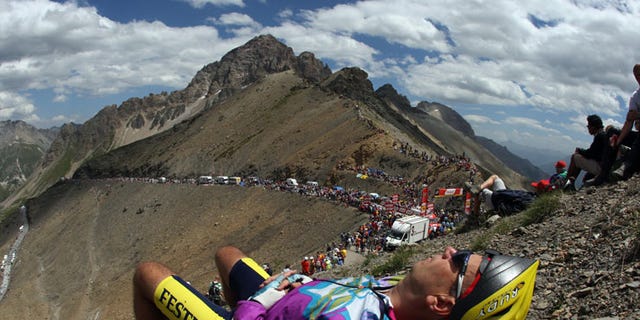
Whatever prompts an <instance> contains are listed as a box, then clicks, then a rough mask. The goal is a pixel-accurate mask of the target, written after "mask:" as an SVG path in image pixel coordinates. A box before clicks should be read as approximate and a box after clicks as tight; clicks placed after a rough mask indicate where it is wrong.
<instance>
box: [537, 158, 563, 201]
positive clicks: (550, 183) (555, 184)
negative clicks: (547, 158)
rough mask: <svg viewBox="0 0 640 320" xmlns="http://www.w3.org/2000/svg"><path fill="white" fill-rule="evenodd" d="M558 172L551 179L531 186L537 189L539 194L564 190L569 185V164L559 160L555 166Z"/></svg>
mask: <svg viewBox="0 0 640 320" xmlns="http://www.w3.org/2000/svg"><path fill="white" fill-rule="evenodd" d="M554 167H555V170H556V172H555V173H554V174H552V175H551V177H549V179H543V180H540V181H537V182H532V183H531V186H532V187H534V188H535V189H536V192H537V193H542V192H547V191H552V190H558V189H562V188H563V187H564V185H565V184H566V183H567V169H566V168H567V163H566V162H564V161H562V160H558V161H557V162H556V164H555V166H554Z"/></svg>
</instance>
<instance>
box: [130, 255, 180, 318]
mask: <svg viewBox="0 0 640 320" xmlns="http://www.w3.org/2000/svg"><path fill="white" fill-rule="evenodd" d="M173 274H174V273H173V272H172V271H171V270H169V268H167V267H165V266H164V265H162V264H159V263H156V262H143V263H141V264H139V265H138V267H136V271H135V274H134V275H133V312H134V314H135V316H136V319H138V320H144V319H165V317H164V315H163V314H162V312H160V310H158V308H156V305H155V303H154V302H153V299H154V297H153V296H154V293H155V290H156V288H157V287H158V284H160V282H161V281H162V280H164V279H166V278H167V277H169V276H171V275H173Z"/></svg>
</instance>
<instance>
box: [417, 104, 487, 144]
mask: <svg viewBox="0 0 640 320" xmlns="http://www.w3.org/2000/svg"><path fill="white" fill-rule="evenodd" d="M416 108H417V109H418V110H422V111H424V112H425V113H427V114H429V115H431V116H432V117H435V118H438V119H440V120H442V121H444V122H445V123H447V124H448V125H450V126H451V127H453V128H455V129H456V130H458V131H460V132H462V134H464V135H465V136H468V137H475V135H476V134H475V132H474V131H473V128H471V125H470V124H469V123H468V122H467V121H466V120H464V118H463V117H462V116H461V115H460V114H459V113H457V112H455V111H454V110H453V109H451V108H449V107H447V106H445V105H443V104H440V103H437V102H428V101H421V102H420V103H418V105H417V106H416Z"/></svg>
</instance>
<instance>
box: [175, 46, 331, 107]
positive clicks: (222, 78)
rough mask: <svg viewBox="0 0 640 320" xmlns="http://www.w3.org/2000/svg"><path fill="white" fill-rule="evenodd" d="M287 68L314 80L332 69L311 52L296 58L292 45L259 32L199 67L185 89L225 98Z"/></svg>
mask: <svg viewBox="0 0 640 320" xmlns="http://www.w3.org/2000/svg"><path fill="white" fill-rule="evenodd" d="M287 70H294V71H295V72H296V73H297V74H298V75H300V76H302V77H304V78H306V79H308V80H310V81H313V82H318V81H320V80H322V79H324V78H326V77H328V76H329V75H331V69H329V67H328V66H327V65H325V64H324V63H322V62H321V61H320V60H318V59H316V58H315V56H314V55H313V54H312V53H309V52H304V53H302V54H301V55H300V56H299V57H296V56H295V55H294V53H293V49H292V48H290V47H288V46H286V45H285V44H283V43H282V42H280V41H278V40H277V39H276V38H275V37H274V36H272V35H261V36H258V37H255V38H253V39H252V40H250V41H249V42H247V43H246V44H245V45H243V46H240V47H238V48H235V49H233V50H231V51H229V52H228V53H227V54H225V55H224V56H223V57H222V59H220V61H217V62H214V63H211V64H209V65H207V66H205V67H204V68H202V69H201V70H200V71H199V72H198V73H197V74H196V76H195V77H194V78H193V80H192V81H191V83H190V84H189V86H188V87H187V89H190V88H198V90H204V92H203V93H204V94H206V95H207V96H214V95H218V97H219V98H220V99H224V98H226V97H228V96H230V95H231V94H233V93H234V92H237V91H238V90H240V89H241V88H243V87H245V86H247V85H249V84H251V83H254V82H255V81H257V80H259V79H260V78H262V77H264V76H266V75H268V74H272V73H279V72H283V71H287Z"/></svg>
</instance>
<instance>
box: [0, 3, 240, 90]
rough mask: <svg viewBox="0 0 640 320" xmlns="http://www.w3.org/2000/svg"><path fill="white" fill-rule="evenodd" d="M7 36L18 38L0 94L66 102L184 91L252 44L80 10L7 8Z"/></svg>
mask: <svg viewBox="0 0 640 320" xmlns="http://www.w3.org/2000/svg"><path fill="white" fill-rule="evenodd" d="M0 29H2V30H12V32H11V33H10V34H9V35H8V36H6V37H4V38H2V39H1V40H0V78H2V79H3V81H2V82H1V83H0V90H15V89H20V90H26V89H53V90H55V91H57V92H64V93H65V96H67V97H68V95H69V94H74V93H75V94H78V93H82V92H85V93H89V94H96V95H103V94H111V93H116V92H121V91H122V90H124V89H128V88H131V87H137V86H144V85H163V86H169V87H175V88H180V87H183V86H185V85H186V84H187V83H188V82H189V81H190V80H191V78H192V77H193V75H194V74H195V72H196V71H197V70H199V69H200V68H202V66H203V65H205V64H207V63H210V62H212V61H215V60H217V59H219V58H220V57H221V56H222V55H223V54H225V53H226V52H228V51H229V50H231V49H232V48H234V47H235V46H237V45H239V44H240V43H242V42H240V41H246V39H244V40H239V39H232V40H224V39H220V38H219V37H218V32H217V30H216V29H214V28H211V27H206V26H197V27H188V28H172V27H168V26H166V25H164V24H163V23H161V22H153V23H149V22H144V21H140V22H132V23H129V24H120V23H116V22H114V21H111V20H109V19H107V18H104V17H101V16H100V15H98V14H97V13H96V10H95V8H92V7H78V6H76V4H74V3H73V2H67V3H63V4H60V3H54V2H47V1H11V2H3V4H0ZM203 39H205V40H203ZM62 97H64V96H61V95H59V96H58V97H57V98H56V100H58V101H60V100H61V98H62Z"/></svg>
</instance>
